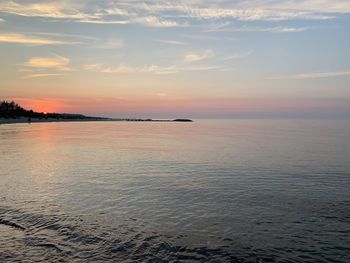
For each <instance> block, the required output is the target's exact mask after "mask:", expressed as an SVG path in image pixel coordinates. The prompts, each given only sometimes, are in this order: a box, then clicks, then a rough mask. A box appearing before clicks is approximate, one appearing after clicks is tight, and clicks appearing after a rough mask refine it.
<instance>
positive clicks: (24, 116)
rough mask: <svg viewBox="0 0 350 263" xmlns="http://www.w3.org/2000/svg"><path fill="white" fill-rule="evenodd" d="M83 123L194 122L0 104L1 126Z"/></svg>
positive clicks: (13, 103)
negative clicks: (52, 110) (116, 116)
mask: <svg viewBox="0 0 350 263" xmlns="http://www.w3.org/2000/svg"><path fill="white" fill-rule="evenodd" d="M81 121H134V122H142V121H146V122H192V120H190V119H174V120H167V119H148V118H147V119H141V118H105V117H92V116H85V115H83V114H71V113H46V112H35V111H33V110H26V109H24V108H23V107H21V106H20V105H18V104H17V103H15V102H14V101H11V102H8V101H2V102H1V103H0V124H15V123H31V122H81Z"/></svg>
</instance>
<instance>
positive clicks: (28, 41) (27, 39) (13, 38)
mask: <svg viewBox="0 0 350 263" xmlns="http://www.w3.org/2000/svg"><path fill="white" fill-rule="evenodd" d="M0 42H2V43H14V44H22V45H33V46H35V45H58V44H60V45H62V44H75V43H73V42H64V41H60V40H56V39H50V38H43V37H39V36H32V35H26V34H17V33H6V34H4V33H2V34H0Z"/></svg>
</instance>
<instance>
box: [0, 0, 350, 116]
mask: <svg viewBox="0 0 350 263" xmlns="http://www.w3.org/2000/svg"><path fill="white" fill-rule="evenodd" d="M0 58H1V60H0V99H7V100H10V99H14V100H16V101H17V102H19V103H20V104H22V105H23V106H25V107H28V108H33V109H34V110H37V111H55V112H75V113H83V114H90V115H101V116H111V117H161V118H163V117H164V118H166V117H193V118H200V117H203V118H205V117H215V118H230V117H302V118H309V117H317V118H318V117H321V118H328V117H330V118H350V1H349V0H308V1H303V0H290V1H277V0H252V1H233V0H231V1H228V0H217V1H208V0H189V1H184V0H177V1H136V0H135V1H134V0H129V1H127V0H119V1H112V0H74V1H73V0H71V1H64V0H63V1H32V0H23V1H20V0H13V1H10V0H0Z"/></svg>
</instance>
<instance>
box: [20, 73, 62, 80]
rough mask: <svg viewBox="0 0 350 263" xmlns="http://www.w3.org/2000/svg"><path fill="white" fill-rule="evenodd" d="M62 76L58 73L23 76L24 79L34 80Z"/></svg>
mask: <svg viewBox="0 0 350 263" xmlns="http://www.w3.org/2000/svg"><path fill="white" fill-rule="evenodd" d="M63 75H64V74H60V73H38V74H29V75H25V76H23V78H24V79H34V78H47V77H55V76H63Z"/></svg>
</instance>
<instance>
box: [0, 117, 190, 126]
mask: <svg viewBox="0 0 350 263" xmlns="http://www.w3.org/2000/svg"><path fill="white" fill-rule="evenodd" d="M92 121H108V122H109V121H128V122H192V120H187V119H175V120H166V119H164V120H153V119H136V118H135V119H132V118H130V119H112V118H100V117H96V118H94V117H89V118H83V119H63V118H58V119H57V118H43V119H39V118H31V120H30V121H28V118H23V117H20V118H16V119H14V118H13V119H10V118H9V119H5V118H0V125H2V124H22V123H28V124H31V123H49V122H92Z"/></svg>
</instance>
